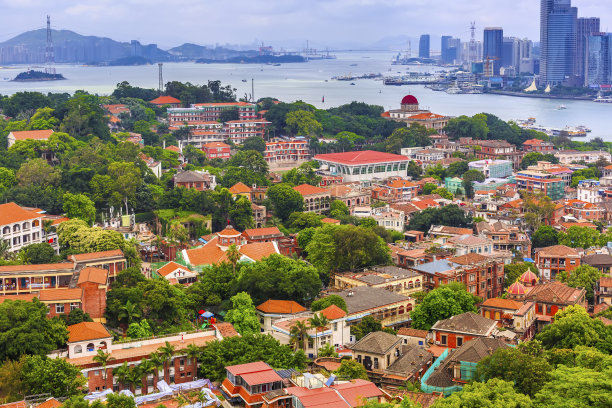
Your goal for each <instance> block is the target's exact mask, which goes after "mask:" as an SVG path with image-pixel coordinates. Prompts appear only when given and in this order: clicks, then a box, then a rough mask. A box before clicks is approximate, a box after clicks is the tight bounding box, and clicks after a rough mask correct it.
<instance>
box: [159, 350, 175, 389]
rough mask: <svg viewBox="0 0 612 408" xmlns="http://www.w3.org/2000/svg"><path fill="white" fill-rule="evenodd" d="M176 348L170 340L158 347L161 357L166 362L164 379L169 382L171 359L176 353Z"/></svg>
mask: <svg viewBox="0 0 612 408" xmlns="http://www.w3.org/2000/svg"><path fill="white" fill-rule="evenodd" d="M175 350H176V349H175V347H174V346H173V345H172V344H170V343H169V342H166V344H165V345H163V346H161V347H160V348H158V349H157V352H158V353H159V354H160V357H161V359H162V360H163V362H164V380H166V382H167V383H168V384H169V383H170V369H169V364H170V360H172V356H173V355H174V351H175Z"/></svg>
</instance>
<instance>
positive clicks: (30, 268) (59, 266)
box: [0, 262, 74, 273]
mask: <svg viewBox="0 0 612 408" xmlns="http://www.w3.org/2000/svg"><path fill="white" fill-rule="evenodd" d="M41 271H66V272H70V273H72V272H73V271H74V265H73V264H72V263H68V262H61V263H56V264H33V265H3V266H0V272H13V273H19V272H41Z"/></svg>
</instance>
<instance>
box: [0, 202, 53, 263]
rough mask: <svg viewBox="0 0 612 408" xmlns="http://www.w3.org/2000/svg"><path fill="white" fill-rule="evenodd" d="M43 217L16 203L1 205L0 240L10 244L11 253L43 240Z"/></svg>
mask: <svg viewBox="0 0 612 408" xmlns="http://www.w3.org/2000/svg"><path fill="white" fill-rule="evenodd" d="M42 218H43V215H42V214H40V213H38V212H36V211H34V210H28V209H25V208H22V207H20V206H18V205H17V204H15V203H6V204H0V232H1V233H0V239H4V240H5V241H7V242H8V243H9V248H10V249H9V251H10V252H16V251H19V250H20V249H21V248H23V247H24V246H27V245H30V244H40V243H42V242H44V240H43V229H42Z"/></svg>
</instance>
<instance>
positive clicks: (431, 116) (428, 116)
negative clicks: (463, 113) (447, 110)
mask: <svg viewBox="0 0 612 408" xmlns="http://www.w3.org/2000/svg"><path fill="white" fill-rule="evenodd" d="M445 117H446V116H443V115H438V114H437V113H431V112H430V113H419V114H416V115H412V116H410V117H408V118H407V120H412V119H417V120H427V119H442V118H445Z"/></svg>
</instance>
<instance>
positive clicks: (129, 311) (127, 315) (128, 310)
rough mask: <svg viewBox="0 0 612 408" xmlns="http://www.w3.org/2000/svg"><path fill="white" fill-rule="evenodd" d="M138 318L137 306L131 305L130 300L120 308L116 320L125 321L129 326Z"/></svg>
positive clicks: (139, 314)
mask: <svg viewBox="0 0 612 408" xmlns="http://www.w3.org/2000/svg"><path fill="white" fill-rule="evenodd" d="M140 316H141V313H140V310H139V307H138V304H136V303H132V302H131V301H130V300H128V301H127V303H126V304H125V305H124V306H123V307H122V308H121V311H120V312H119V316H118V319H119V320H125V321H126V323H127V324H128V326H129V325H131V324H132V321H133V320H134V318H139V317H140Z"/></svg>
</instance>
